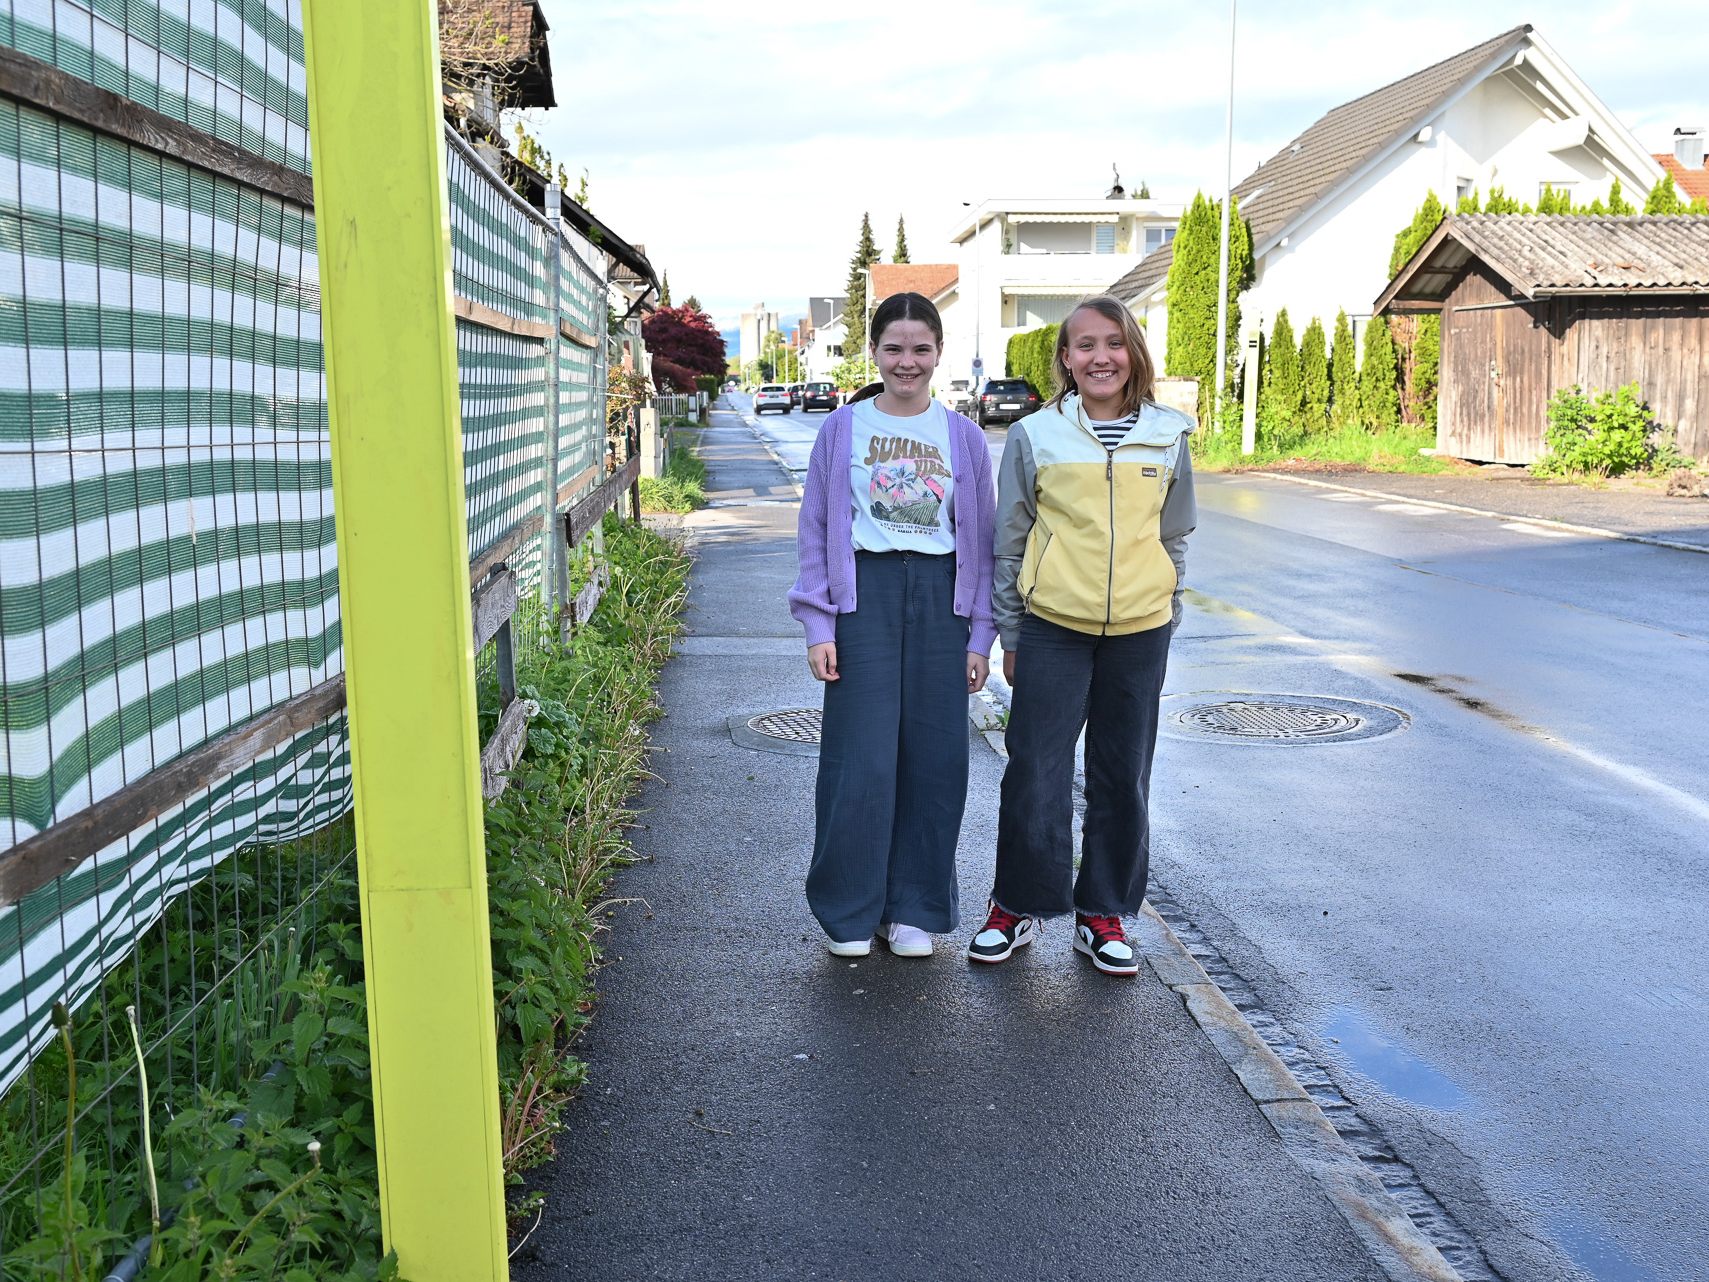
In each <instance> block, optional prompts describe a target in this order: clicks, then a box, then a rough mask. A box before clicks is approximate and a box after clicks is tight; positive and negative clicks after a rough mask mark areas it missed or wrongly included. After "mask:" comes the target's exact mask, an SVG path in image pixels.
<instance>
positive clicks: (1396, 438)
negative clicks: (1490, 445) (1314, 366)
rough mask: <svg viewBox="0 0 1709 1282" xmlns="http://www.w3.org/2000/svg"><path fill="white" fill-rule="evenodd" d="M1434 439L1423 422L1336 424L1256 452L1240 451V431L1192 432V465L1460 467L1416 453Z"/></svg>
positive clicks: (1429, 471)
mask: <svg viewBox="0 0 1709 1282" xmlns="http://www.w3.org/2000/svg"><path fill="white" fill-rule="evenodd" d="M1435 443H1436V438H1435V434H1434V433H1433V432H1431V431H1430V430H1429V429H1428V428H1418V429H1406V428H1403V429H1400V430H1398V431H1392V432H1369V431H1366V430H1364V429H1363V428H1357V427H1353V428H1339V429H1336V430H1334V431H1329V432H1324V433H1321V434H1319V435H1314V436H1309V437H1305V438H1303V439H1296V440H1291V441H1281V442H1276V441H1264V440H1260V441H1259V442H1258V448H1257V450H1256V452H1254V453H1252V454H1242V453H1241V452H1240V432H1239V431H1238V429H1235V428H1225V429H1224V430H1223V431H1222V432H1220V433H1218V432H1204V431H1200V432H1195V433H1194V434H1193V467H1194V468H1195V469H1196V470H1198V471H1203V472H1243V471H1250V470H1252V469H1254V468H1263V469H1266V470H1269V471H1277V470H1280V471H1301V472H1309V471H1329V470H1332V469H1339V468H1357V469H1360V470H1362V471H1366V472H1411V473H1418V474H1424V475H1433V474H1435V473H1439V472H1454V471H1461V470H1464V469H1465V468H1466V467H1467V465H1466V464H1464V463H1461V462H1459V461H1458V460H1457V459H1446V458H1435V457H1432V456H1430V455H1426V454H1420V453H1419V452H1418V451H1419V450H1420V449H1428V448H1430V447H1432V446H1434V445H1435Z"/></svg>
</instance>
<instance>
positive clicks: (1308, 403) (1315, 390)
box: [1300, 316, 1329, 435]
mask: <svg viewBox="0 0 1709 1282" xmlns="http://www.w3.org/2000/svg"><path fill="white" fill-rule="evenodd" d="M1328 427H1329V352H1328V350H1327V347H1326V345H1325V343H1324V338H1323V322H1322V321H1320V320H1319V319H1318V318H1317V317H1315V316H1313V317H1312V318H1311V324H1309V325H1307V326H1306V327H1305V333H1304V334H1303V335H1302V336H1301V337H1300V430H1301V431H1302V432H1305V433H1307V434H1308V435H1309V434H1311V433H1314V432H1322V431H1325V430H1327V429H1328Z"/></svg>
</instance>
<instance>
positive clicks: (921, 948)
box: [789, 294, 996, 957]
mask: <svg viewBox="0 0 1709 1282" xmlns="http://www.w3.org/2000/svg"><path fill="white" fill-rule="evenodd" d="M871 350H872V355H873V357H874V358H875V359H876V361H877V362H878V371H879V375H880V377H881V378H882V379H883V383H884V390H883V391H882V392H880V393H879V394H878V395H877V396H875V397H873V398H871V399H862V400H861V401H860V402H859V403H858V404H857V403H851V404H848V405H844V406H843V407H841V408H840V409H837V410H834V411H833V412H832V413H831V416H830V417H829V418H827V419H826V420H825V422H824V425H823V426H822V427H821V428H820V429H819V438H818V440H817V441H815V442H814V445H813V457H812V461H811V462H810V464H809V465H808V471H807V485H806V489H805V492H804V494H803V496H802V500H801V522H800V528H799V532H798V539H797V550H798V552H799V555H800V558H801V573H800V577H798V578H797V579H796V581H795V586H794V587H793V588H792V589H791V590H790V593H789V612H790V613H791V614H792V615H794V616H795V618H796V619H797V620H798V621H799V622H800V623H801V625H802V627H803V628H804V629H805V630H806V633H807V663H808V667H809V668H810V669H811V670H812V673H813V675H814V677H816V678H817V679H818V680H820V681H822V682H824V683H825V708H824V728H823V731H822V734H821V738H820V747H819V780H818V786H817V788H816V792H815V818H816V826H815V833H814V839H813V859H812V863H811V865H810V866H809V868H808V872H807V903H808V906H809V907H810V908H811V909H812V910H813V915H814V916H815V917H816V918H818V921H819V924H820V925H821V926H822V927H823V928H824V930H825V934H826V937H827V947H829V948H830V950H831V952H832V953H834V954H836V955H837V956H839V957H862V956H865V955H866V954H867V953H868V952H869V951H870V949H871V947H872V936H873V934H874V932H876V933H877V934H878V936H879V938H881V939H882V940H884V942H885V943H886V944H887V945H888V946H889V948H890V951H891V952H893V953H895V954H897V955H898V956H903V957H925V956H929V955H930V954H931V951H932V940H931V936H932V935H934V934H943V933H945V932H948V931H951V930H954V929H955V928H956V925H957V923H958V920H959V915H960V914H959V909H958V898H957V889H956V878H955V847H956V841H957V839H958V837H959V835H960V832H961V815H962V808H963V806H964V804H965V802H966V800H967V747H968V735H967V696H968V694H969V692H971V691H975V690H978V689H980V688H981V687H982V686H983V685H984V684H985V677H986V673H987V669H988V663H989V661H988V657H987V656H989V654H990V653H991V643H992V642H993V641H994V640H995V639H996V629H995V626H994V624H993V623H992V618H991V571H992V547H993V544H994V541H995V535H996V531H995V523H996V493H995V489H994V487H993V484H992V479H991V455H990V453H989V452H988V451H987V449H986V446H985V438H984V435H983V433H981V432H980V430H979V428H978V427H976V426H975V425H974V424H973V423H972V422H971V421H970V420H968V419H966V418H964V417H962V416H961V415H960V414H957V413H954V412H953V411H951V410H948V409H946V408H945V407H944V406H943V405H941V404H940V403H939V402H937V401H935V400H933V399H932V396H931V377H932V371H933V370H934V369H936V368H937V363H938V358H939V357H940V356H941V355H942V353H943V322H942V320H941V319H940V318H939V317H938V311H937V308H935V307H934V306H932V304H931V301H930V300H929V299H927V298H925V297H924V296H923V295H920V294H893V295H891V296H890V297H889V298H886V299H885V300H884V301H883V302H882V303H880V304H879V306H878V310H877V312H876V313H874V315H873V318H872V344H871Z"/></svg>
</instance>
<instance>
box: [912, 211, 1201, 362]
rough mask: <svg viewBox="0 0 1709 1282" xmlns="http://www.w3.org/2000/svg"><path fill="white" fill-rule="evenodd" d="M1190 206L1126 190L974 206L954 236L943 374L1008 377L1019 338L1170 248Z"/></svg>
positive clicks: (1055, 318)
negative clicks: (1008, 359) (1007, 362)
mask: <svg viewBox="0 0 1709 1282" xmlns="http://www.w3.org/2000/svg"><path fill="white" fill-rule="evenodd" d="M1117 193H1120V194H1117ZM1182 208H1183V207H1182V206H1181V205H1179V204H1172V203H1168V202H1163V201H1155V200H1135V199H1133V198H1131V197H1129V196H1127V195H1126V193H1125V192H1122V191H1121V188H1120V187H1119V186H1118V187H1115V188H1113V189H1112V190H1111V193H1110V194H1109V195H1107V196H1104V197H1098V198H1093V199H1084V198H1074V197H1071V198H1068V199H1055V200H1045V199H991V200H986V201H982V202H981V203H980V204H978V205H977V206H973V207H971V208H970V209H969V210H968V211H967V213H966V215H965V216H964V217H963V218H962V219H961V221H960V222H958V223H957V224H956V225H955V226H954V228H952V229H951V232H950V243H951V244H952V245H953V246H954V247H955V254H954V259H955V261H954V266H955V267H956V269H957V275H958V281H959V289H958V294H957V302H956V306H955V308H954V312H955V315H954V322H953V325H952V323H951V318H950V317H949V316H948V315H946V316H945V318H944V361H943V364H942V365H941V366H940V377H941V378H942V380H943V381H944V382H945V383H947V382H948V380H949V379H951V378H968V377H975V376H979V375H982V376H983V377H987V378H997V377H1000V376H1001V375H1002V374H1004V373H1005V372H1006V371H1005V369H1004V365H1003V360H1004V354H1005V352H1006V351H1007V350H1008V346H1009V339H1010V337H1011V336H1013V335H1015V334H1019V333H1023V332H1025V331H1026V330H1029V329H1037V328H1038V327H1039V326H1040V325H1048V324H1051V323H1052V322H1055V321H1060V320H1061V319H1062V318H1063V317H1065V316H1066V315H1067V314H1068V311H1069V309H1070V308H1072V307H1073V306H1074V303H1075V301H1076V300H1077V299H1080V298H1082V297H1084V296H1085V295H1087V294H1096V293H1100V292H1102V291H1103V290H1104V289H1105V288H1106V287H1107V286H1108V285H1109V283H1110V281H1111V280H1112V279H1114V278H1115V277H1116V276H1119V275H1121V274H1123V273H1124V272H1127V271H1130V270H1132V269H1134V268H1136V267H1138V266H1139V264H1140V263H1141V262H1143V261H1144V260H1145V259H1146V257H1147V256H1148V255H1152V254H1156V253H1158V252H1159V251H1161V250H1163V249H1165V248H1166V247H1167V246H1168V244H1169V242H1170V241H1171V240H1173V239H1174V237H1175V229H1176V227H1177V226H1178V225H1179V223H1180V221H1181V212H1182ZM976 360H977V361H979V362H980V365H981V368H979V369H977V370H976V369H975V361H976Z"/></svg>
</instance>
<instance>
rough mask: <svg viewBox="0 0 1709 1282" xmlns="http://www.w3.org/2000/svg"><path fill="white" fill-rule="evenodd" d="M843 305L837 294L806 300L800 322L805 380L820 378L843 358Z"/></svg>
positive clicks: (816, 296)
mask: <svg viewBox="0 0 1709 1282" xmlns="http://www.w3.org/2000/svg"><path fill="white" fill-rule="evenodd" d="M843 302H844V299H843V298H842V296H840V295H837V294H814V295H811V296H810V297H809V298H808V299H807V315H806V316H804V317H802V320H801V335H802V339H803V343H802V353H801V363H802V372H803V374H804V375H805V376H806V377H807V378H810V379H816V378H823V377H824V376H825V375H826V374H829V373H830V372H831V370H832V369H834V368H835V367H836V366H837V364H838V363H839V362H841V361H842V359H843Z"/></svg>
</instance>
